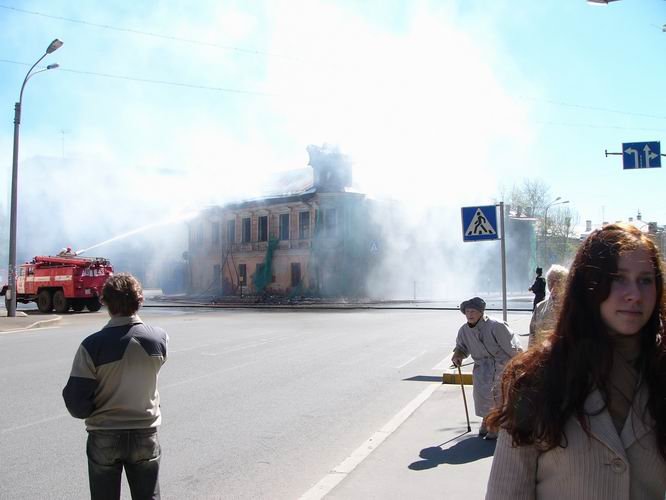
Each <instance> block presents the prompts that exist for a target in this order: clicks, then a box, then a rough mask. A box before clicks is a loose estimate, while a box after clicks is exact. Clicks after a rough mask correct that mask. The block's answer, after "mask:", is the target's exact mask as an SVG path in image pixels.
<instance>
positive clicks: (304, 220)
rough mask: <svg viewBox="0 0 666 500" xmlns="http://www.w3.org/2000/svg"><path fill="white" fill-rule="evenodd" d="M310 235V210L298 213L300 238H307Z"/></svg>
mask: <svg viewBox="0 0 666 500" xmlns="http://www.w3.org/2000/svg"><path fill="white" fill-rule="evenodd" d="M309 237H310V212H299V214H298V238H299V239H301V240H307V239H308V238H309Z"/></svg>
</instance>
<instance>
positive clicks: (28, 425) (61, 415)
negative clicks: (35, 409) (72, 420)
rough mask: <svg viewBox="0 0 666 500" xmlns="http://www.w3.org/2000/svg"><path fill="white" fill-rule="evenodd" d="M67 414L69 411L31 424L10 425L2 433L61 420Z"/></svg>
mask: <svg viewBox="0 0 666 500" xmlns="http://www.w3.org/2000/svg"><path fill="white" fill-rule="evenodd" d="M66 416H68V414H67V413H61V414H60V415H56V416H54V417H48V418H43V419H41V420H37V421H36V422H30V423H29V424H23V425H17V426H16V427H9V428H7V429H2V431H0V433H2V434H6V433H7V432H13V431H19V430H21V429H25V428H27V427H32V426H33V425H39V424H45V423H46V422H52V421H53V420H60V419H61V418H63V417H66Z"/></svg>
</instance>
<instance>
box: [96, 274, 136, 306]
mask: <svg viewBox="0 0 666 500" xmlns="http://www.w3.org/2000/svg"><path fill="white" fill-rule="evenodd" d="M102 300H103V302H104V304H106V307H108V308H109V313H110V314H111V315H112V316H132V315H133V314H134V313H136V312H137V311H138V310H139V307H141V303H142V302H143V289H142V288H141V283H139V280H137V279H136V278H135V277H134V276H132V275H131V274H129V273H118V274H115V275H113V276H111V277H110V278H109V279H107V280H106V283H104V288H103V289H102Z"/></svg>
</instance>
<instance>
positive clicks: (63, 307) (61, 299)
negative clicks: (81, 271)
mask: <svg viewBox="0 0 666 500" xmlns="http://www.w3.org/2000/svg"><path fill="white" fill-rule="evenodd" d="M53 307H54V308H55V310H56V312H57V313H65V312H67V311H68V310H69V300H67V297H65V293H64V292H63V291H62V290H58V291H57V292H56V293H54V294H53Z"/></svg>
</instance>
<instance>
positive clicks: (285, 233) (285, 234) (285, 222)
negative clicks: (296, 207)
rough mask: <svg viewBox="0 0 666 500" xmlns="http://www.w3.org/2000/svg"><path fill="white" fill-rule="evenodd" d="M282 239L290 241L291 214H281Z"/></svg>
mask: <svg viewBox="0 0 666 500" xmlns="http://www.w3.org/2000/svg"><path fill="white" fill-rule="evenodd" d="M280 239H281V240H288V239H289V214H280Z"/></svg>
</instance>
